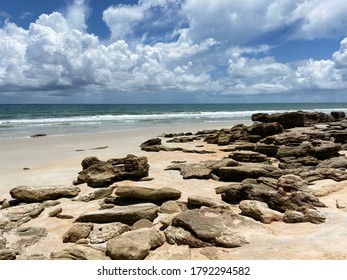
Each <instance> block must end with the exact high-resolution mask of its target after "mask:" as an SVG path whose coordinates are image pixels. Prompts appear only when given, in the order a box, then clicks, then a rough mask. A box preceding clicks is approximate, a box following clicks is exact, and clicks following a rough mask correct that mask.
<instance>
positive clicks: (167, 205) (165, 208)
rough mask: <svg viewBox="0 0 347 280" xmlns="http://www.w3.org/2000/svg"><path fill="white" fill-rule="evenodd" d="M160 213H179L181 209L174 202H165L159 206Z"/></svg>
mask: <svg viewBox="0 0 347 280" xmlns="http://www.w3.org/2000/svg"><path fill="white" fill-rule="evenodd" d="M159 212H160V213H164V214H174V213H179V212H181V208H180V207H179V206H178V204H177V203H176V201H166V202H164V203H163V204H162V205H161V206H160V210H159Z"/></svg>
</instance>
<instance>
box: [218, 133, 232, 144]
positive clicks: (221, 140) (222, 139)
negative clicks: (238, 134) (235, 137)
mask: <svg viewBox="0 0 347 280" xmlns="http://www.w3.org/2000/svg"><path fill="white" fill-rule="evenodd" d="M230 140H231V137H230V135H229V134H225V133H221V134H220V135H219V136H218V140H217V145H218V146H226V145H228V144H229V142H230Z"/></svg>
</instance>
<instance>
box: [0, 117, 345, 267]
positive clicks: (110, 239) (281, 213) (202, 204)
mask: <svg viewBox="0 0 347 280" xmlns="http://www.w3.org/2000/svg"><path fill="white" fill-rule="evenodd" d="M252 119H253V120H254V121H255V123H254V124H253V125H250V126H245V125H236V126H234V127H232V128H231V129H221V130H205V131H199V132H197V133H196V134H192V133H189V134H181V135H177V134H166V135H163V136H162V137H164V138H172V139H171V140H169V141H170V142H174V143H186V142H193V141H197V140H204V141H205V142H207V143H209V144H216V145H219V146H222V150H223V151H224V152H225V153H227V154H226V157H224V158H222V159H219V160H208V161H203V162H200V163H187V162H173V164H172V165H170V166H168V167H167V170H178V171H180V174H181V175H182V177H183V179H202V180H208V179H213V180H216V181H222V182H228V183H226V185H225V186H222V187H218V188H216V189H215V191H216V194H218V195H220V198H221V199H220V200H214V199H212V198H210V197H200V196H197V195H193V196H188V198H187V200H186V201H180V200H179V199H180V198H181V191H179V190H176V189H173V188H168V187H163V188H149V187H141V186H138V185H137V186H131V185H130V186H124V185H122V186H117V185H115V184H114V183H115V182H118V181H122V180H135V181H141V180H147V179H148V177H147V176H148V173H149V164H148V160H147V157H137V156H134V155H128V156H127V157H125V158H121V159H109V160H107V161H101V160H99V159H97V158H96V157H88V158H85V159H84V160H83V161H82V168H83V170H82V171H81V172H80V173H79V175H78V178H77V180H76V181H75V182H74V185H78V184H83V183H85V184H86V185H87V186H88V187H91V188H96V189H92V191H90V192H89V193H87V194H82V195H79V194H80V188H79V187H76V186H20V187H16V188H13V189H12V190H11V191H10V194H11V196H12V198H14V200H13V201H7V200H3V201H2V209H1V210H0V259H16V258H17V259H25V258H27V259H48V258H49V259H78V260H84V259H100V260H106V259H117V260H118V259H122V260H133V259H190V255H191V249H192V248H203V247H212V246H216V247H224V248H234V247H240V246H246V245H247V246H252V245H251V244H252V242H253V240H255V237H256V236H257V235H264V234H271V233H270V231H269V229H268V227H267V226H266V224H269V223H272V222H285V223H303V222H310V223H313V224H319V223H324V222H325V220H326V218H325V217H324V216H323V215H322V214H321V213H320V211H319V210H318V209H319V208H322V207H326V205H325V204H324V203H322V202H321V201H320V200H319V197H322V196H324V195H327V194H329V193H331V192H333V191H336V190H338V188H339V187H340V186H338V184H337V183H336V185H332V186H325V187H324V188H322V189H321V190H318V191H317V190H312V189H310V188H309V183H310V182H313V181H316V180H320V179H327V178H328V179H333V180H335V181H336V182H338V181H342V180H347V171H346V168H347V159H346V158H345V157H344V156H341V155H340V153H339V152H340V151H341V150H342V149H345V148H346V145H347V144H346V143H347V120H346V119H345V116H344V114H343V113H341V112H333V113H332V114H331V115H326V114H323V113H306V112H290V113H281V114H273V115H268V114H255V115H253V116H252ZM321 122H325V124H321ZM318 123H319V124H318ZM312 125H313V126H312ZM297 127H300V129H297ZM292 128H295V129H292ZM141 149H142V150H144V151H149V152H159V151H172V150H174V151H176V150H180V151H184V149H182V148H170V147H167V146H163V145H162V143H161V139H160V138H153V139H150V140H148V141H146V142H144V143H143V144H141ZM190 151H194V150H190ZM60 199H70V201H71V202H72V203H74V202H75V201H76V203H77V202H78V203H83V202H84V203H88V202H91V201H94V202H95V200H97V201H98V205H99V206H98V207H99V208H98V209H94V210H90V211H86V212H84V213H82V214H81V215H79V216H78V217H73V216H70V215H67V214H63V213H62V212H63V209H62V208H61V207H59V208H55V209H53V210H52V211H50V212H49V214H48V216H49V218H61V219H74V223H73V226H72V227H71V228H70V229H69V230H68V231H66V232H65V234H64V235H63V236H62V237H61V238H62V239H61V241H62V243H64V246H63V249H62V250H60V251H55V252H52V253H51V254H50V256H49V257H47V256H43V255H33V256H25V248H26V247H28V246H31V245H33V244H35V243H36V242H38V241H39V240H40V238H45V236H47V234H48V233H47V230H46V229H45V228H39V227H22V225H23V224H25V223H27V222H28V221H30V220H31V219H35V218H37V217H39V216H40V215H42V212H43V211H44V210H45V209H46V208H49V207H53V206H56V205H58V204H59V203H60V202H59V200H60ZM235 206H237V207H238V208H236V209H238V210H237V211H235ZM337 207H338V208H340V209H347V206H346V205H345V204H343V202H338V203H337ZM232 209H234V210H232ZM5 233H6V234H7V233H13V234H14V235H16V236H17V239H16V241H15V242H13V241H11V240H6V235H5Z"/></svg>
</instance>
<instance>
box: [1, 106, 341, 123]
mask: <svg viewBox="0 0 347 280" xmlns="http://www.w3.org/2000/svg"><path fill="white" fill-rule="evenodd" d="M285 111H287V112H289V111H296V110H254V111H233V112H228V111H217V112H209V111H206V112H182V113H166V114H139V115H130V114H124V115H95V116H73V117H63V118H38V119H15V120H9V119H8V120H2V121H0V125H3V126H5V125H7V126H11V125H24V126H37V125H40V126H44V125H77V124H80V125H81V124H83V123H86V124H90V125H92V124H93V125H94V124H102V123H104V122H118V123H132V122H140V121H152V120H153V121H155V120H159V121H160V120H170V119H172V120H179V119H182V120H189V119H191V120H194V119H204V120H209V119H211V120H215V119H221V120H223V119H232V120H237V119H240V120H243V119H246V118H248V119H250V117H251V116H252V114H254V113H268V114H272V113H279V112H285ZM308 111H321V112H325V113H330V112H331V111H345V112H347V108H343V109H341V108H338V109H312V110H308Z"/></svg>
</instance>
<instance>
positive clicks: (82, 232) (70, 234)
mask: <svg viewBox="0 0 347 280" xmlns="http://www.w3.org/2000/svg"><path fill="white" fill-rule="evenodd" d="M92 230H93V225H92V224H82V223H76V224H74V225H73V226H72V227H71V228H70V229H69V230H68V231H67V232H66V233H65V234H64V236H63V242H64V243H69V242H70V243H75V242H76V241H78V240H80V239H83V238H87V237H88V236H89V234H90V232H91V231H92Z"/></svg>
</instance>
